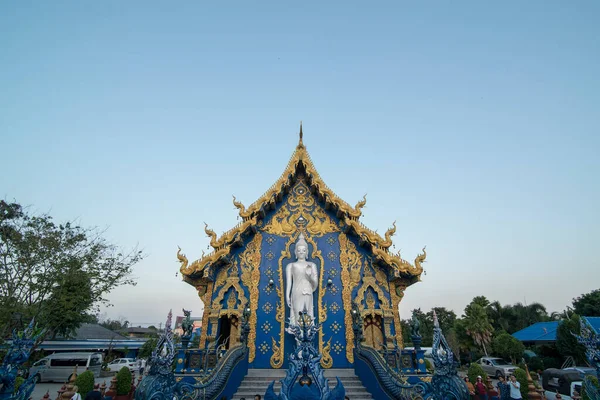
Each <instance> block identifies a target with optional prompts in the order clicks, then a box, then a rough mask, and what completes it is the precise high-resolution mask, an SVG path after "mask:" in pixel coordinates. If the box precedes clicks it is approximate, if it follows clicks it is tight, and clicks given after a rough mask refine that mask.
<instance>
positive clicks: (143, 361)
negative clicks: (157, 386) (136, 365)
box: [140, 358, 146, 376]
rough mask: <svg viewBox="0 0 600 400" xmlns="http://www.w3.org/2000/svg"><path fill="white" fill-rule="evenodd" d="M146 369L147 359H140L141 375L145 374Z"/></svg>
mask: <svg viewBox="0 0 600 400" xmlns="http://www.w3.org/2000/svg"><path fill="white" fill-rule="evenodd" d="M144 369H146V359H144V358H142V359H140V376H144Z"/></svg>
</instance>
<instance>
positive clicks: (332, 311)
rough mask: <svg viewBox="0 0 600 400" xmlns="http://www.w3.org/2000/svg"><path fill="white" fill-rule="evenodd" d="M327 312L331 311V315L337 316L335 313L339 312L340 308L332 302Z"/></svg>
mask: <svg viewBox="0 0 600 400" xmlns="http://www.w3.org/2000/svg"><path fill="white" fill-rule="evenodd" d="M329 311H331V313H332V314H337V312H338V311H340V306H339V305H338V303H336V302H335V301H334V302H333V303H331V305H330V306H329Z"/></svg>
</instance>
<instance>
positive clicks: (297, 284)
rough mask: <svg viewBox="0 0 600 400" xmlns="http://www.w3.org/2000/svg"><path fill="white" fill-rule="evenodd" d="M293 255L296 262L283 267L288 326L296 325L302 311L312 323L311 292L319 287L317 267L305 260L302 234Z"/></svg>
mask: <svg viewBox="0 0 600 400" xmlns="http://www.w3.org/2000/svg"><path fill="white" fill-rule="evenodd" d="M295 254H296V261H295V262H291V263H289V264H288V265H286V267H285V281H286V289H285V299H286V302H287V305H288V307H289V308H290V325H297V322H296V321H297V320H298V315H299V313H300V312H302V311H304V310H306V313H307V314H308V315H309V316H310V318H311V320H312V321H314V319H315V312H314V308H313V292H314V291H315V290H317V287H318V286H319V275H318V272H317V266H316V264H315V263H313V262H310V261H307V260H306V258H307V256H308V244H307V243H306V240H304V235H303V234H302V233H300V236H299V237H298V240H297V241H296V249H295Z"/></svg>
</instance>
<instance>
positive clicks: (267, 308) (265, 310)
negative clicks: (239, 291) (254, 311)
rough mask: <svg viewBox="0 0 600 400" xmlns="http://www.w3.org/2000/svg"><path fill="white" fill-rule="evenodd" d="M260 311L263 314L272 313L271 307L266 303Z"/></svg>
mask: <svg viewBox="0 0 600 400" xmlns="http://www.w3.org/2000/svg"><path fill="white" fill-rule="evenodd" d="M262 310H263V311H264V312H265V314H270V313H271V311H273V305H272V304H271V303H269V302H268V301H267V302H266V303H265V304H263V306H262Z"/></svg>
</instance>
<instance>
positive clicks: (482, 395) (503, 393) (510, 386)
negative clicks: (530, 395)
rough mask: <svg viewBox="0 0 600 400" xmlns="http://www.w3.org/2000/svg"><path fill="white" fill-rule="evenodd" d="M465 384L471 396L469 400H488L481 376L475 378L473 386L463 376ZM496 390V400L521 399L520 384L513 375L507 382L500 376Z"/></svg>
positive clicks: (486, 389)
mask: <svg viewBox="0 0 600 400" xmlns="http://www.w3.org/2000/svg"><path fill="white" fill-rule="evenodd" d="M465 383H466V385H467V389H468V390H469V394H470V395H471V400H488V388H487V386H486V385H485V384H484V383H483V379H482V378H481V376H478V377H477V382H475V384H473V383H472V382H471V381H470V380H469V377H468V376H465ZM496 388H497V389H498V398H499V399H500V400H520V399H522V397H521V384H520V383H519V381H517V377H516V376H514V375H511V376H510V378H509V380H508V381H507V380H506V379H504V377H503V376H500V377H499V379H498V383H497V384H496Z"/></svg>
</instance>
